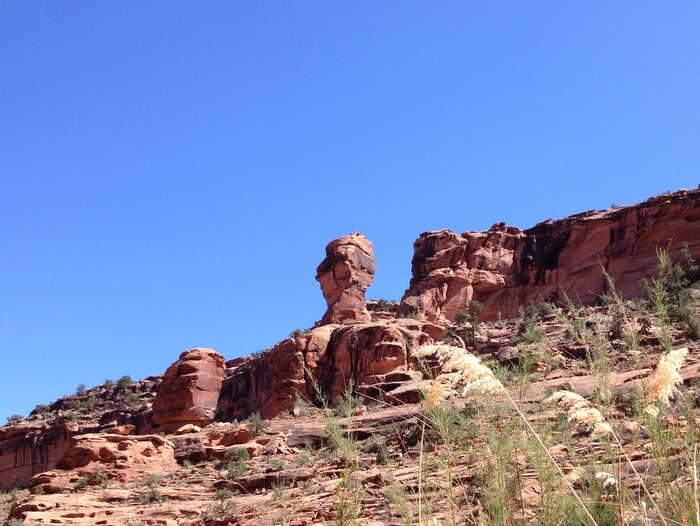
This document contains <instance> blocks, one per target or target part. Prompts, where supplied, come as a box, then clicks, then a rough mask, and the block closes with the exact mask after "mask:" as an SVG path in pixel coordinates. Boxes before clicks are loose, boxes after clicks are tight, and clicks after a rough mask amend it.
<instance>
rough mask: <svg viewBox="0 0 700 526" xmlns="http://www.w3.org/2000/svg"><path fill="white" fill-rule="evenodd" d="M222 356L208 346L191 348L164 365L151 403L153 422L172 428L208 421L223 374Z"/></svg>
mask: <svg viewBox="0 0 700 526" xmlns="http://www.w3.org/2000/svg"><path fill="white" fill-rule="evenodd" d="M224 369H225V368H224V358H223V357H222V356H221V355H220V354H219V353H217V352H216V351H213V350H211V349H191V350H189V351H185V352H183V353H182V354H181V355H180V359H179V360H178V361H177V362H175V363H174V364H172V365H171V366H170V367H168V370H167V371H165V375H164V376H163V381H162V383H161V384H160V387H159V388H158V394H157V395H156V399H155V402H154V403H153V417H152V418H153V423H154V424H156V425H158V426H162V427H164V428H167V429H168V430H175V429H177V428H178V427H180V426H182V425H185V424H198V425H201V424H207V423H209V422H211V421H212V419H213V417H214V413H215V411H216V404H217V401H218V399H219V391H220V390H221V381H222V379H223V377H224Z"/></svg>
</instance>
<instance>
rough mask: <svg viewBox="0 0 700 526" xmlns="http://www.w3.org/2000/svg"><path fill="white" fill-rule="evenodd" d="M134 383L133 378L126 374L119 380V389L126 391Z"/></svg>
mask: <svg viewBox="0 0 700 526" xmlns="http://www.w3.org/2000/svg"><path fill="white" fill-rule="evenodd" d="M132 383H133V380H132V379H131V376H129V375H128V374H125V375H124V376H122V377H121V378H120V379H119V380H117V387H119V389H121V390H125V389H127V388H128V387H129V386H130V385H131V384H132Z"/></svg>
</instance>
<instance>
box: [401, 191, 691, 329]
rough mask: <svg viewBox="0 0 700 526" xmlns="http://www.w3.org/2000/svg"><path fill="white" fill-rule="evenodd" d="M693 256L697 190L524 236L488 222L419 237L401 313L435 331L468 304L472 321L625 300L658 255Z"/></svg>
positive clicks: (533, 230) (537, 228) (545, 227)
mask: <svg viewBox="0 0 700 526" xmlns="http://www.w3.org/2000/svg"><path fill="white" fill-rule="evenodd" d="M686 244H687V246H688V249H689V250H690V252H691V254H692V255H693V256H694V257H695V258H700V190H692V191H686V190H681V191H678V192H676V193H673V194H664V195H659V196H656V197H653V198H651V199H648V200H647V201H644V202H643V203H640V204H637V205H634V206H625V207H619V208H613V209H610V210H605V211H591V212H585V213H582V214H577V215H574V216H571V217H567V218H564V219H559V220H556V221H552V220H548V221H545V222H543V223H539V224H538V225H536V226H535V227H533V228H530V229H528V230H520V229H518V228H515V227H507V226H506V225H505V224H504V223H498V224H495V225H494V226H493V227H491V228H490V229H489V230H487V231H486V232H466V233H464V234H456V233H454V232H451V231H449V230H441V231H437V232H426V233H424V234H421V236H420V237H419V238H418V239H417V240H416V242H415V244H414V256H413V262H412V274H413V276H412V278H411V282H410V286H409V288H408V290H407V291H406V292H405V294H404V296H403V298H402V301H401V306H400V308H399V312H402V313H411V312H413V313H418V314H420V315H422V316H424V317H425V318H426V319H428V320H431V321H434V322H438V323H441V322H443V321H444V320H445V319H446V318H448V319H450V318H453V317H454V315H455V313H456V312H457V311H458V310H460V309H465V308H466V307H467V306H468V304H469V302H470V301H471V300H477V301H479V302H481V303H482V304H483V305H484V310H483V313H482V315H481V316H480V318H481V319H483V320H493V319H495V318H497V317H498V315H499V313H500V314H501V315H502V316H504V317H509V316H514V315H517V313H518V308H519V307H520V306H523V305H527V304H528V303H529V302H530V301H535V302H542V301H547V300H559V301H563V300H564V299H565V298H566V297H568V298H570V299H571V300H572V301H574V302H576V303H583V304H592V303H594V302H596V301H597V300H598V299H599V298H600V296H601V295H602V294H604V293H607V292H608V286H607V283H606V279H605V276H604V273H603V270H605V271H606V272H607V273H608V274H609V275H610V277H612V279H613V280H614V283H615V287H616V290H617V292H618V293H619V294H620V295H621V296H622V297H624V298H631V297H634V296H637V295H638V294H639V289H638V283H639V281H640V280H641V279H642V278H649V277H650V276H652V275H653V274H654V272H655V268H656V265H657V262H658V256H657V250H658V249H663V250H666V251H667V252H668V253H669V255H670V257H671V258H672V259H676V258H677V257H678V255H679V252H680V250H681V249H682V248H683V246H684V245H686Z"/></svg>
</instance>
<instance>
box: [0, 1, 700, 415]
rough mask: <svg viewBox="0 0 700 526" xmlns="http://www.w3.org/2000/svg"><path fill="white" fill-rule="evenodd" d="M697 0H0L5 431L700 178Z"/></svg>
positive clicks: (241, 351) (273, 337) (0, 345)
mask: <svg viewBox="0 0 700 526" xmlns="http://www.w3.org/2000/svg"><path fill="white" fill-rule="evenodd" d="M698 27H700V6H699V5H698V4H696V3H691V2H676V3H670V4H669V3H658V2H635V3H628V2H588V1H587V2H527V3H526V2H517V3H516V2H483V3H477V2H399V3H397V2H382V1H380V2H312V1H304V2H226V3H224V2H197V3H193V2H149V3H134V2H19V1H8V2H3V3H0V71H2V74H1V75H0V101H2V102H1V103H0V246H2V250H1V251H0V276H1V277H0V287H1V288H0V297H1V298H2V300H1V301H0V356H1V357H2V363H3V367H2V372H0V374H1V375H2V382H1V383H0V386H1V387H0V419H1V420H0V423H4V421H5V417H6V416H9V415H11V414H16V413H17V414H22V415H27V414H28V413H29V412H30V411H31V410H32V408H33V407H34V406H35V405H36V404H39V403H48V402H51V401H53V400H55V399H57V398H59V397H60V396H62V395H64V394H72V393H73V392H75V388H76V386H77V385H78V384H80V383H84V384H85V385H87V386H88V387H91V386H93V385H96V384H99V383H102V382H103V381H104V380H105V379H106V378H111V379H116V378H119V377H121V376H123V375H125V374H129V375H131V376H132V377H133V378H135V379H138V378H144V377H146V376H149V375H154V374H160V373H162V372H163V371H165V369H166V368H167V367H168V366H169V365H170V364H171V363H172V362H173V361H174V360H176V359H177V357H178V355H179V354H180V352H182V351H183V350H186V349H189V348H192V347H198V346H204V347H211V348H213V349H216V350H217V351H219V352H220V353H222V354H223V355H224V356H225V357H226V358H227V359H231V358H234V357H237V356H242V355H247V354H250V353H251V352H254V351H256V350H259V349H263V348H266V347H269V346H271V345H273V344H274V343H275V342H276V341H278V340H280V339H282V338H284V337H286V336H287V335H288V334H289V332H291V331H292V330H293V329H295V328H305V327H309V326H311V325H313V323H314V321H315V320H318V319H320V318H321V316H322V315H323V313H324V311H325V302H324V300H323V297H322V295H321V292H320V288H319V286H318V284H317V283H316V281H315V280H314V275H315V269H316V266H317V265H318V263H320V262H321V260H322V259H323V257H324V248H325V245H326V244H327V243H328V242H329V241H331V240H332V239H334V238H336V237H338V236H340V235H344V234H348V233H350V232H353V231H360V232H362V233H364V234H365V235H366V236H367V237H369V239H370V240H371V241H372V242H373V243H374V247H375V256H376V258H377V275H376V279H375V284H374V285H373V286H372V287H371V288H370V289H369V291H368V297H370V298H380V297H384V298H387V299H400V297H401V295H402V294H403V292H404V290H405V289H406V287H407V286H408V280H409V278H410V268H411V257H412V248H413V247H412V245H413V242H414V240H415V239H416V238H417V237H418V235H419V234H420V233H421V232H424V231H426V230H437V229H442V228H448V229H451V230H455V231H458V232H464V231H467V230H483V229H486V228H488V227H489V226H490V225H492V224H493V223H496V222H499V221H506V222H507V223H508V224H511V225H515V226H519V227H521V228H528V227H531V226H533V225H534V224H536V223H538V222H540V221H543V220H545V219H547V218H557V217H563V216H566V215H570V214H573V213H577V212H581V211H585V210H591V209H602V208H607V207H609V206H610V205H611V204H612V203H616V204H632V203H635V202H638V201H641V200H643V199H646V198H648V197H650V196H652V195H655V194H658V193H662V192H665V191H669V190H670V191H675V190H677V189H679V188H694V187H696V186H697V185H698V183H700V177H699V176H698V167H699V166H700V148H698V144H700V39H698V35H697V28H698Z"/></svg>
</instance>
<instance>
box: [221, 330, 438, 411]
mask: <svg viewBox="0 0 700 526" xmlns="http://www.w3.org/2000/svg"><path fill="white" fill-rule="evenodd" d="M442 332H443V328H442V327H437V326H435V325H433V324H431V323H429V322H424V321H417V320H412V319H397V320H390V321H383V322H374V323H367V324H354V325H350V326H342V325H324V326H321V327H317V328H315V329H312V330H310V331H308V332H306V333H305V334H303V335H301V336H299V337H297V338H288V339H286V340H283V341H281V342H279V343H278V344H277V345H275V346H274V347H273V348H272V349H270V350H269V351H267V352H265V353H264V354H262V355H259V356H254V357H248V358H242V359H238V360H233V361H232V362H229V366H230V369H229V371H227V377H226V378H225V379H224V381H223V385H222V388H221V395H220V399H219V412H218V415H217V417H218V418H219V419H221V420H224V421H230V420H233V419H239V420H240V419H243V418H246V417H248V416H249V415H250V414H251V413H253V412H255V411H259V412H260V414H261V415H262V416H263V418H269V417H272V416H276V415H278V414H279V413H281V412H282V411H286V410H292V409H293V408H294V404H295V401H296V399H297V398H298V397H300V398H301V399H302V400H307V401H310V400H314V399H316V398H317V397H318V395H319V393H318V392H317V387H318V388H319V389H320V390H321V392H322V394H323V395H324V396H327V397H328V398H329V399H330V400H333V399H335V398H336V397H337V396H338V395H340V394H341V393H342V392H343V391H345V390H346V389H347V388H348V387H349V386H350V384H351V383H352V384H353V385H354V387H355V389H356V390H358V391H359V392H362V390H363V389H367V388H369V387H370V386H374V388H375V391H374V394H375V395H377V396H380V393H383V396H386V398H387V400H391V399H392V395H391V391H392V390H393V389H396V388H398V387H400V386H401V385H402V384H403V383H405V382H410V381H411V380H412V379H413V377H412V375H411V371H412V369H413V368H414V365H415V364H414V363H413V358H412V354H411V350H412V349H413V348H416V347H418V346H420V345H423V344H425V343H427V342H432V341H433V339H436V338H439V337H440V336H441V335H442ZM392 375H393V376H392ZM314 379H315V380H316V386H315V385H314Z"/></svg>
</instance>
